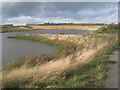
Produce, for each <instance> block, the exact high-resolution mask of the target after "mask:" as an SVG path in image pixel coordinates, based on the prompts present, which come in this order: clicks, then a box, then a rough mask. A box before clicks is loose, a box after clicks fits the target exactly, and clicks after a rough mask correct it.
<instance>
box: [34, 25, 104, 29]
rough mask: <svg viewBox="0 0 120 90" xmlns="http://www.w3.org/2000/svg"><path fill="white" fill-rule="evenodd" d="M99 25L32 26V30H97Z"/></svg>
mask: <svg viewBox="0 0 120 90" xmlns="http://www.w3.org/2000/svg"><path fill="white" fill-rule="evenodd" d="M100 27H102V26H100V25H95V26H80V25H58V26H56V25H51V26H32V28H33V29H65V30H67V29H68V30H97V29H99V28H100Z"/></svg>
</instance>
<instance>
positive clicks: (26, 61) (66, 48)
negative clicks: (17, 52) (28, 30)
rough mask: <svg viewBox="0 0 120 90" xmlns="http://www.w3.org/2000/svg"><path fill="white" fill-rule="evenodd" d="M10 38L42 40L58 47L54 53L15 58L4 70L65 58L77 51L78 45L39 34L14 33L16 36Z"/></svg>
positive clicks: (41, 41)
mask: <svg viewBox="0 0 120 90" xmlns="http://www.w3.org/2000/svg"><path fill="white" fill-rule="evenodd" d="M8 38H15V39H23V40H31V41H35V42H40V43H44V44H47V45H50V46H53V47H55V48H57V50H56V51H54V53H51V54H49V55H45V54H44V55H39V54H37V55H36V56H25V57H23V58H20V59H18V60H15V61H13V62H11V63H9V64H6V65H5V66H4V68H3V70H7V71H9V70H13V69H15V68H20V67H22V66H24V65H25V66H27V67H34V66H36V65H37V64H39V65H40V64H43V63H45V62H48V61H51V60H53V59H58V58H63V57H66V56H68V55H70V54H72V53H73V52H75V50H76V47H77V45H76V44H73V43H71V42H66V41H64V40H63V41H59V40H50V39H47V38H44V37H41V36H39V35H34V34H33V35H32V34H28V35H14V36H9V37H8Z"/></svg>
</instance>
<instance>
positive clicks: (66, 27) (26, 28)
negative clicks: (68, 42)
mask: <svg viewBox="0 0 120 90" xmlns="http://www.w3.org/2000/svg"><path fill="white" fill-rule="evenodd" d="M102 26H104V25H40V26H3V27H2V31H1V32H3V33H5V32H17V31H32V30H36V29H39V30H44V29H53V30H54V29H61V30H97V29H98V28H100V27H102Z"/></svg>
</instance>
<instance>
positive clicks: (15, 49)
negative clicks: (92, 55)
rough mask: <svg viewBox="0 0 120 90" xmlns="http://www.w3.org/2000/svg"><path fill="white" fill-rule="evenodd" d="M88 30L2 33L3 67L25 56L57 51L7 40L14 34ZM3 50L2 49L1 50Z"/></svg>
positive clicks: (72, 32)
mask: <svg viewBox="0 0 120 90" xmlns="http://www.w3.org/2000/svg"><path fill="white" fill-rule="evenodd" d="M86 31H87V30H35V31H22V32H9V33H2V65H3V66H4V65H5V64H7V63H9V62H11V61H13V60H17V59H18V58H20V57H23V56H31V55H36V54H38V53H39V54H50V53H53V52H54V51H55V50H57V49H56V48H54V47H51V46H48V45H46V44H43V43H38V42H34V41H29V40H19V39H12V38H7V37H8V36H11V35H14V34H58V33H65V34H78V33H81V32H86ZM0 50H1V48H0Z"/></svg>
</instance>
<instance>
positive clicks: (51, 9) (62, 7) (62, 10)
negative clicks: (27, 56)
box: [2, 2, 117, 21]
mask: <svg viewBox="0 0 120 90" xmlns="http://www.w3.org/2000/svg"><path fill="white" fill-rule="evenodd" d="M116 6H117V3H113V2H111V3H108V2H107V3H106V2H99V3H98V2H16V3H15V2H14V3H13V2H7V3H6V2H4V3H3V7H2V9H3V12H2V15H3V20H4V21H7V20H8V19H11V18H19V17H20V16H30V17H31V18H57V17H59V18H62V19H64V18H71V19H72V20H79V21H80V20H83V19H93V18H97V17H104V18H105V17H108V16H109V15H112V14H113V13H117V10H116Z"/></svg>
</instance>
